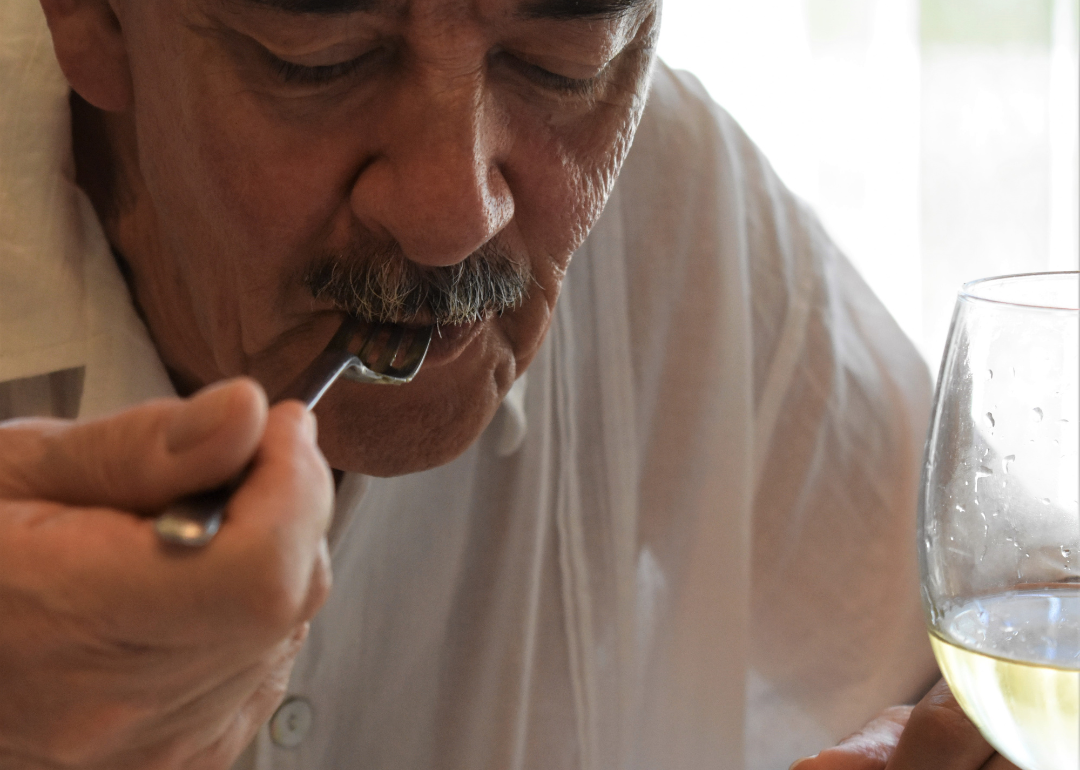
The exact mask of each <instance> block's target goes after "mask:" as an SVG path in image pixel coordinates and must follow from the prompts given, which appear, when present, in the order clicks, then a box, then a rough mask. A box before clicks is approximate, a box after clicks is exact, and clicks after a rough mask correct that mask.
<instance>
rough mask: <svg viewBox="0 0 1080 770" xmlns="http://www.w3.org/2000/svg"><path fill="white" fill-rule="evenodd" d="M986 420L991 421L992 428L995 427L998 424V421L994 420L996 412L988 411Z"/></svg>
mask: <svg viewBox="0 0 1080 770" xmlns="http://www.w3.org/2000/svg"><path fill="white" fill-rule="evenodd" d="M986 421H987V422H989V423H990V427H991V428H993V427H994V426H995V425H997V422H995V421H994V413H993V412H987V413H986Z"/></svg>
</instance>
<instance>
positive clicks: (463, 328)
mask: <svg viewBox="0 0 1080 770" xmlns="http://www.w3.org/2000/svg"><path fill="white" fill-rule="evenodd" d="M483 326H484V324H483V322H482V321H474V322H472V323H468V324H453V325H452V326H440V327H438V328H436V329H435V331H434V332H433V333H432V335H431V345H430V347H428V352H427V355H426V356H425V357H424V363H423V366H422V367H421V368H423V369H426V368H428V367H431V366H442V365H443V364H448V363H450V362H451V361H453V360H454V359H455V358H457V357H458V356H460V355H461V353H462V351H463V350H465V348H467V347H468V346H469V344H470V343H472V341H473V340H474V339H476V337H477V335H478V334H479V333H480V330H481V329H482V328H483Z"/></svg>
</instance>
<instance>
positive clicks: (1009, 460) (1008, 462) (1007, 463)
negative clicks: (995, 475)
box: [1001, 455, 1016, 473]
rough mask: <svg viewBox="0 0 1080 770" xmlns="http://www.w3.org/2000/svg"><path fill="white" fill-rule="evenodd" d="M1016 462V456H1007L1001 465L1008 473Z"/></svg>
mask: <svg viewBox="0 0 1080 770" xmlns="http://www.w3.org/2000/svg"><path fill="white" fill-rule="evenodd" d="M1015 460H1016V455H1005V459H1004V460H1003V461H1002V463H1001V467H1002V469H1003V470H1004V471H1005V472H1006V473H1008V472H1009V466H1010V465H1012V463H1013V461H1015Z"/></svg>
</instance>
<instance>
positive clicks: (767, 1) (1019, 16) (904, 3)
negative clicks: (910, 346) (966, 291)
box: [660, 0, 1080, 369]
mask: <svg viewBox="0 0 1080 770" xmlns="http://www.w3.org/2000/svg"><path fill="white" fill-rule="evenodd" d="M1077 6H1078V1H1077V0H749V1H748V0H665V5H664V20H663V32H662V33H661V40H660V55H661V56H662V57H663V58H664V59H665V60H666V61H667V62H668V63H669V64H671V65H672V66H674V67H677V68H682V69H688V70H691V71H692V72H694V73H695V74H696V75H697V76H698V77H699V78H700V79H701V80H702V82H703V83H704V84H705V86H706V87H707V88H708V89H709V91H710V93H711V94H712V95H713V97H714V98H715V99H716V101H718V102H719V103H720V104H721V105H723V106H724V107H725V108H727V109H728V110H729V111H730V112H731V113H732V114H733V115H734V117H735V118H736V119H737V120H738V121H739V122H740V123H741V124H742V125H743V126H744V127H745V128H746V130H747V131H748V132H749V134H750V135H751V136H752V137H753V138H754V139H755V140H756V141H757V143H758V144H759V145H760V146H761V147H762V149H763V150H764V151H765V153H766V155H768V156H769V158H770V159H771V160H772V162H773V165H774V166H775V167H776V169H777V170H778V171H779V173H780V175H781V177H782V178H783V179H784V180H785V181H786V182H787V184H788V185H789V186H790V187H791V188H792V189H793V190H794V191H795V192H796V193H798V194H799V195H801V196H802V197H803V198H805V199H807V200H808V201H810V203H811V204H812V205H813V206H814V208H815V209H816V210H817V211H818V213H819V214H820V215H821V217H822V219H823V221H824V222H825V225H826V227H827V228H828V229H829V231H830V232H831V233H832V235H833V237H834V238H835V239H836V241H837V242H838V243H839V245H840V246H841V247H842V248H843V249H844V251H845V252H846V253H847V254H848V256H849V257H850V258H851V260H852V261H853V262H854V263H855V265H856V266H857V267H858V268H859V270H860V271H861V272H862V274H863V275H864V277H865V278H866V280H867V281H868V283H870V285H871V286H872V287H873V289H874V291H875V292H877V294H878V296H879V297H881V299H882V300H883V301H884V302H885V304H886V305H887V306H888V307H889V309H890V310H891V311H892V313H893V315H894V316H895V317H896V318H897V320H898V321H899V322H900V324H901V325H902V326H903V327H904V329H905V331H907V333H908V334H909V336H911V338H912V339H913V340H915V342H916V344H918V346H919V347H920V349H921V350H922V352H923V354H924V355H925V356H926V357H927V359H928V360H929V361H930V362H931V365H932V367H933V368H935V369H936V364H937V361H938V359H939V357H940V355H941V350H942V347H943V345H944V341H945V333H946V331H947V327H948V321H949V316H950V314H951V311H952V303H953V298H954V296H955V293H956V290H957V288H958V287H959V285H960V284H961V283H963V282H964V281H967V280H971V279H973V278H979V277H983V276H987V275H1000V274H1005V273H1018V272H1029V271H1040V270H1054V269H1072V270H1075V269H1077V266H1078V249H1080V245H1078V228H1080V224H1078V211H1080V198H1078V190H1077V188H1078V181H1077V177H1078V159H1077V145H1078V142H1080V139H1078V135H1077V113H1078V109H1080V108H1078V93H1080V85H1078V82H1077V70H1078V63H1077V38H1078V34H1077V32H1078V29H1077V27H1078V17H1080V13H1078V8H1077Z"/></svg>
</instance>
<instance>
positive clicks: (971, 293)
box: [957, 270, 1080, 313]
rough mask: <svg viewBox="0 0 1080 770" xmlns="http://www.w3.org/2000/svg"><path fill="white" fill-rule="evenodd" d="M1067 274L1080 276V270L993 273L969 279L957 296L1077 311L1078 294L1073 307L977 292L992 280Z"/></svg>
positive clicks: (1078, 307) (1010, 304)
mask: <svg viewBox="0 0 1080 770" xmlns="http://www.w3.org/2000/svg"><path fill="white" fill-rule="evenodd" d="M1067 275H1071V276H1080V271H1078V270H1052V271H1047V272H1042V273H1013V274H1011V275H991V276H987V277H986V278H976V279H975V280H974V281H968V282H967V283H965V284H964V285H962V286H961V287H960V291H959V292H958V293H957V296H958V298H960V299H970V300H977V301H979V302H989V303H991V304H994V305H1004V306H1006V307H1017V308H1029V309H1033V310H1060V311H1064V312H1072V313H1075V312H1077V311H1078V310H1080V296H1078V301H1077V302H1076V303H1074V304H1073V305H1072V306H1071V307H1068V306H1062V305H1038V304H1035V303H1032V302H1017V301H1015V300H1006V299H994V298H992V297H986V296H983V295H981V294H978V293H977V292H976V289H977V288H978V287H979V286H981V285H983V284H986V283H990V282H991V281H1006V280H1012V279H1016V278H1042V277H1048V276H1067Z"/></svg>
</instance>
